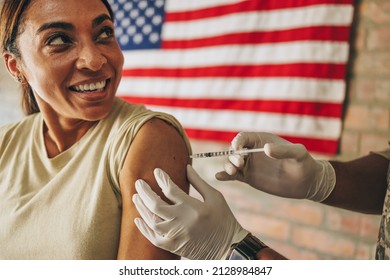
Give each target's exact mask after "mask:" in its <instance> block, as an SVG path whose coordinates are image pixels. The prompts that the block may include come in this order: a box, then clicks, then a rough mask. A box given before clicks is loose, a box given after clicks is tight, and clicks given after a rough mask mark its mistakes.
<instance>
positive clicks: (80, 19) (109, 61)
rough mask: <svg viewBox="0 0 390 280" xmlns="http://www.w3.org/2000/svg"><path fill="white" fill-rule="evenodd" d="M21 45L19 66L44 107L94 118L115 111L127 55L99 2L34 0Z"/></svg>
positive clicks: (68, 116) (69, 115)
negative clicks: (124, 57)
mask: <svg viewBox="0 0 390 280" xmlns="http://www.w3.org/2000/svg"><path fill="white" fill-rule="evenodd" d="M21 30H22V33H21V34H20V36H19V38H18V41H17V44H18V47H19V50H20V53H21V60H19V62H18V69H19V70H20V71H21V73H22V74H23V75H24V76H25V77H26V79H27V81H28V83H29V84H30V86H31V88H32V89H33V91H34V94H35V96H36V98H37V101H38V104H39V106H40V109H41V111H43V112H45V111H48V112H49V113H50V115H53V114H54V115H56V116H57V117H58V118H66V119H81V120H88V121H95V120H99V119H102V118H104V117H105V116H107V114H108V113H109V112H110V110H111V107H112V103H113V100H114V96H115V93H116V90H117V87H118V84H119V81H120V78H121V73H122V66H123V54H122V52H121V50H120V48H119V45H118V43H117V41H116V39H115V36H114V24H113V19H111V17H110V15H109V12H108V11H107V9H106V7H105V6H104V4H103V3H102V2H101V1H100V0H61V1H58V0H33V1H32V2H31V4H30V6H29V7H28V9H27V10H26V11H25V15H24V24H23V26H22V29H21Z"/></svg>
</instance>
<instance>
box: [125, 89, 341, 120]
mask: <svg viewBox="0 0 390 280" xmlns="http://www.w3.org/2000/svg"><path fill="white" fill-rule="evenodd" d="M120 97H121V98H122V99H123V100H126V101H127V102H130V103H139V104H148V105H155V106H168V107H181V108H196V109H212V110H238V111H252V112H267V113H281V114H293V115H307V116H316V117H335V118H337V117H341V114H342V105H341V104H334V103H320V102H307V101H285V100H233V99H180V98H160V97H157V98H154V97H138V96H131V95H128V94H126V95H125V96H120Z"/></svg>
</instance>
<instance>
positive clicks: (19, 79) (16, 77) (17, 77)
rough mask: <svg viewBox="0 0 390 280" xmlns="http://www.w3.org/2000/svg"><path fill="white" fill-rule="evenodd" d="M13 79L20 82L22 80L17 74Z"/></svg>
mask: <svg viewBox="0 0 390 280" xmlns="http://www.w3.org/2000/svg"><path fill="white" fill-rule="evenodd" d="M14 79H15V80H16V81H17V82H18V83H19V84H21V83H22V82H23V78H22V77H21V76H19V75H17V76H15V77H14Z"/></svg>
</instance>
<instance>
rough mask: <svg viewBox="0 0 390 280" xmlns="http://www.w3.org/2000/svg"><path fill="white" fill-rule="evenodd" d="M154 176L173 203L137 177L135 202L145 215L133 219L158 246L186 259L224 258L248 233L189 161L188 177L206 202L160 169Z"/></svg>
mask: <svg viewBox="0 0 390 280" xmlns="http://www.w3.org/2000/svg"><path fill="white" fill-rule="evenodd" d="M154 176H155V178H156V180H157V183H158V184H159V186H160V188H161V189H162V191H163V193H164V195H165V196H166V197H167V198H168V199H170V200H171V201H172V203H173V204H172V205H170V204H168V203H166V202H165V201H163V200H162V199H161V198H160V197H159V196H157V194H156V193H155V192H153V191H152V189H151V188H150V187H149V185H148V184H147V183H146V182H144V181H143V180H137V181H136V190H137V192H138V194H134V196H133V201H134V204H135V206H136V208H137V210H138V212H139V214H140V216H141V217H142V218H135V220H134V222H135V224H136V225H137V227H138V229H139V230H140V231H141V233H142V234H143V235H144V236H145V237H146V238H147V239H149V241H150V242H151V243H153V244H154V245H155V246H157V247H160V248H162V249H164V250H167V251H170V252H172V253H174V254H177V255H180V256H182V257H185V258H187V259H197V260H206V259H225V257H226V256H227V254H228V252H229V251H230V246H231V245H232V244H233V243H236V242H239V241H241V240H242V239H244V237H245V236H246V235H247V234H248V231H246V230H244V229H243V228H242V227H241V225H240V224H239V223H238V222H237V220H236V218H235V217H234V215H233V213H232V212H231V210H230V208H229V206H228V205H227V203H226V201H225V199H224V197H223V195H222V194H221V193H220V192H219V191H217V190H216V189H214V188H212V187H211V186H210V185H208V184H207V183H206V182H205V181H203V180H202V178H200V177H199V175H198V174H197V173H196V172H195V170H194V169H193V168H192V167H191V166H190V165H188V166H187V177H188V180H189V182H190V183H191V184H192V186H193V187H194V188H195V189H196V190H198V192H199V193H200V194H201V195H202V197H203V199H204V202H202V201H200V200H198V199H196V198H194V197H191V196H189V195H188V194H186V193H185V192H184V191H183V190H181V189H180V188H179V187H178V186H177V185H176V184H175V183H174V182H173V181H172V180H171V178H170V177H169V176H168V175H167V174H166V173H165V172H164V171H162V170H161V169H155V170H154Z"/></svg>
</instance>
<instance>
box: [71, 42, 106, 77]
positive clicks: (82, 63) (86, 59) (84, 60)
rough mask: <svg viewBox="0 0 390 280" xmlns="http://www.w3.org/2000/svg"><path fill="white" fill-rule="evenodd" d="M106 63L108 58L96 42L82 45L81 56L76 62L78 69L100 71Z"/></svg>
mask: <svg viewBox="0 0 390 280" xmlns="http://www.w3.org/2000/svg"><path fill="white" fill-rule="evenodd" d="M106 63H107V58H106V57H105V56H104V54H103V53H102V52H101V50H100V49H99V48H98V46H96V45H95V44H93V43H88V44H83V45H82V46H80V51H79V56H78V59H77V62H76V67H77V68H78V69H80V70H82V69H86V70H91V71H98V70H100V69H101V68H102V67H103V65H104V64H106Z"/></svg>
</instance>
